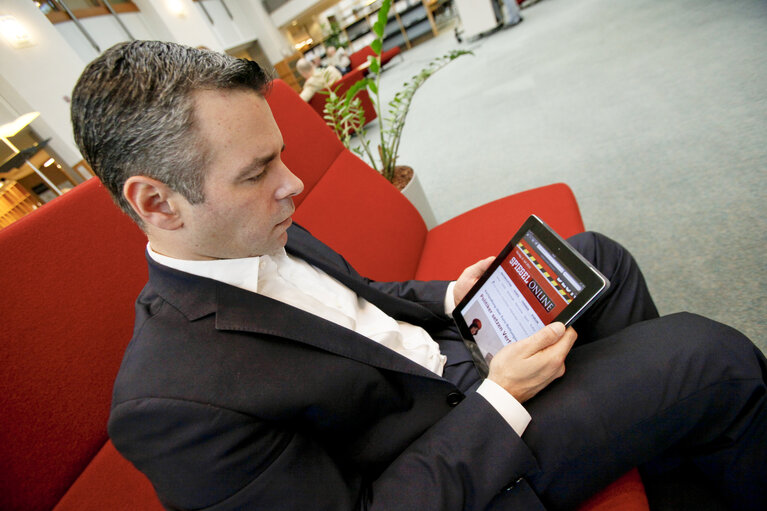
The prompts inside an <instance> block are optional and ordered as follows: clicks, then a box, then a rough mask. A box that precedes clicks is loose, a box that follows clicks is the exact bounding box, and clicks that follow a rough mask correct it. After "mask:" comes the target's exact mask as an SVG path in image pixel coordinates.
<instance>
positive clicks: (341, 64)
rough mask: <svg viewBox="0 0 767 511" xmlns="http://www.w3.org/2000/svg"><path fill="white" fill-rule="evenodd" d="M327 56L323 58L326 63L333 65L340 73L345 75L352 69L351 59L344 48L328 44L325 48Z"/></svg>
mask: <svg viewBox="0 0 767 511" xmlns="http://www.w3.org/2000/svg"><path fill="white" fill-rule="evenodd" d="M325 54H326V55H327V58H326V59H325V60H326V61H327V63H328V64H330V65H331V66H335V67H336V68H338V70H339V71H341V74H342V75H345V74H346V73H348V72H349V71H351V70H352V61H351V60H350V59H349V56H348V55H347V54H346V50H345V49H343V47H342V48H336V47H335V46H328V47H327V49H325Z"/></svg>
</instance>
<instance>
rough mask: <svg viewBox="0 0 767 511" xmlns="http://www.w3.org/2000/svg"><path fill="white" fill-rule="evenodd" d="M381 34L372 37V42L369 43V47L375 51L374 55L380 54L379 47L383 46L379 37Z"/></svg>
mask: <svg viewBox="0 0 767 511" xmlns="http://www.w3.org/2000/svg"><path fill="white" fill-rule="evenodd" d="M380 37H381V36H379V38H378V39H374V40H373V42H372V43H370V48H371V49H372V50H373V51H374V52H375V54H376V55H379V56H380V55H381V49H382V48H383V41H381V39H380Z"/></svg>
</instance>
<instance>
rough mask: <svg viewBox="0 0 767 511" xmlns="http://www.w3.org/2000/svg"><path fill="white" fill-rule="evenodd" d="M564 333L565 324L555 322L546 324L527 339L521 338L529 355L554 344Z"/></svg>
mask: <svg viewBox="0 0 767 511" xmlns="http://www.w3.org/2000/svg"><path fill="white" fill-rule="evenodd" d="M564 334H565V325H564V324H562V323H560V322H556V323H551V324H550V325H546V326H545V327H543V328H541V329H540V330H538V331H537V332H535V333H534V334H533V335H531V336H530V337H528V338H527V339H523V340H522V341H520V342H522V343H524V348H525V352H526V355H527V356H528V357H531V356H533V355H535V354H536V353H538V352H539V351H541V350H543V349H545V348H548V347H549V346H551V345H552V344H555V343H556V342H557V341H558V340H559V339H561V338H562V336H563V335H564Z"/></svg>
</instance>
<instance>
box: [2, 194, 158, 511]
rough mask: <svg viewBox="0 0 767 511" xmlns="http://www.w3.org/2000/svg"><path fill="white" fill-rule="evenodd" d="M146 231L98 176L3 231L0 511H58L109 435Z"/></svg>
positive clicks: (141, 275) (141, 276) (143, 273)
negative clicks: (114, 388) (58, 504)
mask: <svg viewBox="0 0 767 511" xmlns="http://www.w3.org/2000/svg"><path fill="white" fill-rule="evenodd" d="M145 244H146V238H145V237H144V235H143V233H141V231H140V230H139V229H138V228H137V227H136V226H135V225H134V224H133V222H132V221H131V220H130V219H129V218H128V217H127V216H126V215H124V214H123V213H121V212H120V211H119V210H118V209H117V208H116V207H115V205H114V204H113V203H112V201H111V199H110V198H109V195H108V194H107V192H106V190H105V189H104V188H103V186H102V185H101V184H100V183H99V181H98V180H97V179H91V180H89V181H88V182H86V183H84V184H82V185H80V186H78V187H76V188H75V189H73V190H72V191H70V192H68V193H67V194H65V195H64V196H62V197H59V198H56V199H55V200H53V201H52V202H51V203H49V204H46V205H44V206H42V207H41V208H40V209H39V210H38V211H36V212H34V213H33V214H30V215H28V216H26V217H24V218H22V219H21V220H19V221H17V222H16V223H14V224H12V225H10V226H9V227H7V228H5V229H3V230H0V254H2V255H3V258H4V260H5V264H3V266H2V270H0V271H1V272H2V282H3V292H2V293H1V294H0V311H1V312H0V314H2V318H3V327H2V332H3V336H2V337H3V338H2V342H0V365H2V368H1V369H0V410H1V412H0V413H2V419H3V421H2V428H0V473H2V476H1V477H0V509H13V510H19V511H21V510H24V511H27V510H42V509H51V508H53V506H54V505H55V504H56V502H57V501H58V500H59V499H60V498H61V496H62V495H63V494H64V493H65V492H66V491H67V489H68V488H69V487H70V485H71V484H72V483H73V482H74V480H75V479H76V478H77V477H78V476H79V475H80V473H81V472H82V471H83V469H84V468H85V467H86V465H87V464H88V463H89V462H90V461H91V459H92V458H93V456H94V455H95V454H96V453H97V452H98V451H99V450H100V449H101V448H102V447H103V446H104V444H105V442H106V441H107V433H106V421H107V417H108V415H109V404H110V401H111V393H112V383H113V382H114V378H115V375H116V374H117V370H118V368H119V365H120V361H121V359H122V355H123V351H124V349H125V346H126V345H127V343H128V341H129V340H130V337H131V332H132V330H133V316H134V313H133V302H134V301H135V298H136V296H137V294H138V292H139V291H140V289H141V287H142V286H143V285H144V283H145V282H146V277H147V270H146V262H145V261H144V258H143V256H142V254H143V246H144V245H145Z"/></svg>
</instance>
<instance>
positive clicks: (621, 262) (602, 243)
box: [567, 231, 636, 278]
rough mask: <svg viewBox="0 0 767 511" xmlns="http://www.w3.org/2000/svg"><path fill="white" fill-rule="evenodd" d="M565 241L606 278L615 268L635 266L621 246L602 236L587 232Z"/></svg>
mask: <svg viewBox="0 0 767 511" xmlns="http://www.w3.org/2000/svg"><path fill="white" fill-rule="evenodd" d="M567 241H568V242H569V243H570V244H571V245H572V246H573V248H575V249H576V250H577V251H578V252H579V253H580V254H581V255H582V256H583V257H585V258H586V260H588V261H589V262H590V263H591V264H593V265H594V266H596V267H597V268H598V269H599V271H601V272H602V273H603V274H604V275H605V276H607V277H608V278H609V276H610V275H611V274H614V273H615V270H616V269H617V268H619V267H621V266H625V265H627V264H628V265H630V266H631V265H635V264H636V262H635V261H634V257H633V256H632V255H631V253H630V252H629V251H628V250H627V249H626V248H625V247H624V246H623V245H621V244H620V243H618V242H617V241H615V240H613V239H611V238H609V237H607V236H605V235H604V234H601V233H598V232H593V231H587V232H582V233H579V234H576V235H575V236H572V237H570V238H568V240H567Z"/></svg>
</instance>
